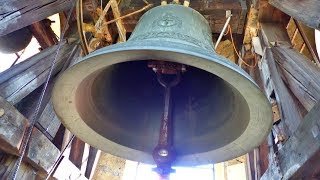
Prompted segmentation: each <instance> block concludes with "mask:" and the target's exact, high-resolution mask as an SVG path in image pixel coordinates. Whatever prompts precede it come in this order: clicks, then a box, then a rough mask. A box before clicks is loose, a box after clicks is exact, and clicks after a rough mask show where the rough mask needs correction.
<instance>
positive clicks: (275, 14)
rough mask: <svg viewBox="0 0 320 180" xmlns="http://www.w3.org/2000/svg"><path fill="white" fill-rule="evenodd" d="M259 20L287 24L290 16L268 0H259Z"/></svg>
mask: <svg viewBox="0 0 320 180" xmlns="http://www.w3.org/2000/svg"><path fill="white" fill-rule="evenodd" d="M257 9H258V10H259V11H258V13H259V14H258V20H259V22H272V23H279V24H287V23H288V22H289V20H290V16H288V15H287V14H285V13H283V12H282V11H280V10H279V9H277V8H275V7H273V6H272V5H270V4H269V3H268V0H259V1H258V4H257Z"/></svg>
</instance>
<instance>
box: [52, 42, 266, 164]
mask: <svg viewBox="0 0 320 180" xmlns="http://www.w3.org/2000/svg"><path fill="white" fill-rule="evenodd" d="M148 60H163V61H169V62H176V63H183V64H185V65H187V72H186V73H184V74H183V75H182V81H181V84H179V85H180V86H181V87H180V86H177V87H174V88H173V89H172V92H173V93H175V96H176V97H177V98H176V100H175V99H174V98H173V101H176V102H175V103H176V104H177V103H181V104H183V105H188V103H189V101H191V102H192V98H191V100H190V99H188V98H186V99H184V98H182V95H183V94H186V91H184V89H185V88H186V87H187V88H190V89H191V90H193V89H195V90H198V91H199V92H201V93H199V94H197V92H198V91H195V93H194V94H195V95H198V96H197V97H198V99H201V97H202V96H204V95H205V94H206V93H207V94H206V95H207V96H208V97H212V96H210V93H211V95H216V94H218V96H217V98H216V99H210V98H209V99H210V100H212V101H217V100H220V101H221V103H222V105H223V106H224V107H223V106H222V105H220V106H217V107H215V108H217V109H215V112H218V111H219V109H220V111H228V112H230V111H229V110H228V109H229V107H231V109H232V111H236V112H241V113H240V114H237V113H233V112H231V113H230V114H229V115H230V117H231V116H237V117H236V118H235V119H233V120H229V121H227V122H225V124H223V123H222V124H219V123H214V122H216V121H217V122H220V121H222V120H220V121H218V120H217V119H218V118H214V116H217V115H215V114H213V113H211V114H212V116H213V117H212V119H213V120H212V121H210V120H206V121H204V120H202V119H200V120H199V119H197V121H198V122H200V121H202V122H207V123H212V124H205V123H201V124H200V123H199V124H197V123H195V124H196V125H197V126H202V127H210V129H206V128H203V129H202V131H197V129H196V128H195V130H193V131H194V132H192V129H191V127H194V126H192V125H191V122H188V123H189V124H188V123H183V121H182V119H184V117H185V116H187V117H200V118H201V117H204V116H205V117H209V115H208V114H210V113H207V112H209V110H207V109H205V108H204V109H201V111H200V110H199V109H197V108H199V107H198V104H192V103H191V104H192V105H193V106H191V107H189V108H190V109H191V110H198V111H195V112H197V113H196V115H194V114H195V112H192V111H187V112H189V113H185V112H182V111H183V110H185V109H187V110H189V109H188V108H186V107H183V106H182V107H181V108H178V107H176V108H174V111H176V112H181V114H178V115H176V116H177V117H174V118H176V119H178V120H174V121H175V123H176V124H174V128H175V129H177V130H179V129H183V130H184V131H181V132H179V133H180V134H179V133H178V134H176V135H174V137H175V139H174V146H175V148H176V150H177V151H178V152H177V153H180V155H179V154H178V156H177V159H176V161H174V164H173V165H181V166H193V165H201V164H208V163H213V162H214V163H217V162H221V161H225V160H229V159H232V158H235V157H238V156H240V155H243V154H245V153H247V152H248V151H250V150H252V149H253V148H254V147H257V146H258V145H259V144H260V143H261V142H262V141H263V140H264V139H265V138H266V136H267V134H268V133H269V131H270V129H271V125H272V116H271V115H272V111H271V107H270V104H269V102H268V100H267V99H266V97H265V96H264V95H263V94H262V93H261V91H260V90H259V88H258V87H257V85H256V84H255V83H253V80H252V79H251V78H250V76H249V75H247V74H246V73H245V72H244V71H243V70H241V69H240V68H239V67H238V66H237V65H235V64H233V63H231V62H229V61H228V60H227V59H225V58H223V57H221V56H219V55H217V54H215V53H214V52H208V51H201V49H197V48H195V47H194V46H188V45H177V44H170V43H167V44H166V46H164V45H163V42H159V41H144V42H143V43H140V44H139V43H137V42H127V43H121V44H116V45H113V46H110V47H107V48H102V49H100V50H97V51H95V52H94V53H91V54H90V55H88V56H87V57H85V58H84V59H83V60H82V61H81V62H79V63H77V64H76V65H74V66H73V67H71V68H69V69H68V70H67V71H65V72H64V73H63V74H62V75H61V76H60V77H59V79H58V80H57V82H56V83H55V86H54V90H53V94H52V102H53V107H54V110H55V112H56V114H57V116H58V117H59V119H60V120H61V122H62V123H63V124H64V125H65V127H66V128H68V129H69V130H70V131H71V132H72V133H74V134H75V135H76V136H77V137H78V138H80V139H82V140H83V141H85V142H87V143H88V144H90V145H92V146H94V147H96V148H98V149H101V150H103V151H105V152H107V153H110V154H113V155H115V156H119V157H122V158H125V159H129V160H134V161H139V162H144V163H150V164H152V163H154V161H153V158H152V154H151V153H152V151H150V149H151V147H154V145H155V144H156V143H157V140H158V139H157V138H158V133H159V125H157V124H156V123H158V124H159V123H160V120H161V115H162V112H163V98H162V97H163V89H162V87H161V86H160V85H159V84H158V83H157V82H156V79H155V74H154V73H153V72H152V70H151V69H148V68H147V65H146V64H147V62H148ZM127 66H128V67H127ZM131 66H134V67H135V68H136V69H134V68H133V69H132V68H131ZM129 67H130V68H129ZM128 68H129V70H128ZM124 71H126V72H124ZM112 72H113V73H116V74H119V75H121V76H119V77H113V76H111V75H108V73H111V74H113V73H112ZM132 72H139V73H138V74H135V73H133V75H135V76H133V77H131V74H130V73H132ZM144 74H146V77H144ZM191 74H197V76H196V75H191ZM124 75H126V76H124ZM138 75H139V76H138ZM142 76H143V78H145V79H146V80H144V82H146V83H142V81H141V82H139V81H138V80H133V79H134V78H138V77H142ZM200 77H201V79H205V82H206V83H203V82H202V81H198V79H199V78H200ZM89 78H92V80H93V81H90V80H89ZM104 78H107V79H111V80H112V79H116V80H117V82H112V81H106V80H104ZM190 78H191V79H192V80H193V81H191V80H188V79H190ZM121 80H122V81H125V82H126V83H129V85H130V86H129V85H127V84H125V83H119V82H118V81H121ZM135 81H136V82H135ZM211 81H212V82H214V85H211V84H210V82H211ZM99 83H101V84H99ZM108 83H109V84H108ZM114 83H115V85H113V86H111V84H114ZM189 83H194V84H195V85H188V84H189ZM136 84H142V85H145V84H149V86H150V87H151V89H152V88H153V89H154V90H153V91H154V92H149V91H147V89H144V88H141V87H139V86H137V85H136ZM208 84H209V85H210V86H209V85H208ZM217 84H219V85H217ZM196 85H197V86H200V87H199V88H198V87H197V88H195V86H196ZM122 86H124V87H125V88H128V89H130V90H131V89H132V92H131V91H128V90H126V91H123V92H117V91H115V87H117V88H120V89H121V88H123V87H122ZM136 86H137V87H136ZM107 87H108V88H107ZM109 87H111V89H110V88H109ZM138 87H139V88H138ZM136 88H138V89H140V90H141V91H142V92H139V93H141V94H142V95H143V96H142V95H141V96H142V97H145V96H147V95H148V96H149V97H152V98H158V99H154V100H153V101H151V100H150V99H148V98H146V99H148V103H149V104H146V103H142V102H143V100H141V102H136V101H135V99H134V98H132V96H131V98H132V99H130V98H125V97H122V96H118V94H119V93H120V94H121V93H128V94H129V95H130V94H131V95H132V94H133V93H134V92H136V91H137V89H136ZM210 88H211V89H213V90H214V91H209V89H210ZM112 89H113V90H112ZM111 90H112V91H111ZM103 91H106V92H108V91H109V92H108V93H105V92H103ZM188 92H192V91H188ZM95 93H97V94H98V93H105V94H106V95H104V96H102V97H103V98H99V96H92V94H94V95H95ZM214 93H216V94H214ZM113 94H116V95H117V96H118V97H117V96H112V97H111V95H113ZM107 95H108V96H107ZM133 95H134V94H133ZM81 96H83V97H81ZM148 96H147V97H148ZM225 96H226V98H222V97H225ZM80 97H81V98H82V99H83V100H81V98H80ZM129 97H130V96H129ZM232 98H233V99H232ZM106 99H109V101H106ZM120 99H122V100H121V101H120ZM221 99H222V100H221ZM226 99H227V100H226ZM93 100H94V101H97V102H94V101H93ZM111 100H112V101H111ZM113 101H115V102H113ZM124 101H126V102H127V103H129V104H130V103H133V102H135V103H140V106H143V108H144V109H148V113H149V111H150V112H156V113H155V114H151V115H152V116H151V115H150V116H151V117H152V118H154V120H153V121H152V123H150V122H151V121H150V122H149V121H147V122H148V123H150V124H149V125H150V126H152V127H150V128H148V131H143V132H140V131H138V130H134V129H133V128H132V129H131V128H129V129H130V130H128V126H135V127H137V128H142V127H143V128H145V126H146V125H148V124H147V123H145V124H143V123H144V120H145V119H147V116H146V115H145V116H143V117H142V119H141V120H140V119H138V120H136V121H139V122H142V123H141V124H135V123H134V122H133V120H131V119H133V117H129V115H130V116H131V114H130V112H131V110H136V109H138V110H141V107H139V106H137V107H135V106H133V105H131V106H126V107H130V109H129V108H126V107H122V106H121V105H122V103H123V102H124ZM206 102H207V103H208V104H210V103H212V102H210V101H209V100H207V99H203V100H202V101H200V103H202V104H201V105H202V106H200V107H201V108H202V107H210V106H208V104H206ZM108 103H109V104H110V103H112V106H117V107H118V108H119V109H120V110H127V109H129V110H127V111H126V112H127V113H129V115H128V117H129V119H130V121H129V120H126V121H121V120H122V119H120V120H119V122H115V121H116V120H117V119H116V118H109V119H107V120H106V118H105V117H113V116H110V115H109V114H110V111H111V113H114V112H113V111H112V110H113V109H110V108H113V107H110V106H107V105H109V104H108ZM232 103H233V104H232ZM141 104H142V105H141ZM138 105H139V104H138ZM147 106H150V107H147ZM176 106H177V105H176ZM154 107H159V110H157V111H155V110H153V109H154ZM86 108H92V109H91V110H90V111H89V110H88V109H86ZM237 108H239V109H237ZM151 110H153V111H151ZM92 112H95V113H92ZM137 112H138V111H137ZM140 112H141V111H140ZM198 112H199V113H198ZM173 113H174V112H173ZM106 114H107V115H109V116H106ZM149 114H150V113H149ZM117 116H118V117H117V118H122V117H127V115H126V114H117ZM140 116H141V115H140ZM220 116H221V117H222V119H223V118H224V116H222V115H220ZM92 117H93V118H92ZM115 117H116V116H115ZM190 119H196V118H190ZM208 119H210V118H208ZM97 120H103V121H101V122H99V123H98V122H96V121H97ZM127 121H128V122H130V123H124V122H127ZM197 121H196V122H197ZM153 123H154V124H153ZM228 123H230V124H231V125H230V126H227V125H228ZM218 124H219V125H218ZM231 126H234V128H227V127H231ZM226 129H229V130H228V132H225V130H226ZM230 129H232V130H230ZM124 130H128V131H126V132H125V131H124ZM211 130H212V131H214V132H211ZM108 131H110V132H108ZM132 131H134V132H133V133H132ZM141 131H142V130H141ZM186 131H191V132H186ZM233 131H234V132H233ZM218 132H221V133H218ZM144 133H145V134H144ZM192 133H193V134H196V135H197V136H194V137H193V139H191V140H188V141H186V139H187V138H184V137H182V136H185V135H187V136H189V137H190V135H192ZM134 134H137V135H134ZM148 134H150V137H148ZM206 134H207V135H208V137H206ZM128 136H134V137H137V140H141V141H144V140H145V138H147V140H148V141H150V143H153V144H150V145H145V144H147V143H144V142H139V143H138V145H134V143H131V142H130V141H129V140H126V138H122V137H128ZM223 136H224V137H223ZM130 138H131V139H132V138H133V137H130ZM202 138H203V139H202ZM208 142H210V143H208ZM179 143H180V144H179ZM188 143H193V144H195V145H194V146H189V147H188V148H184V145H188ZM198 146H200V147H202V148H199V147H198ZM193 152H196V153H193Z"/></svg>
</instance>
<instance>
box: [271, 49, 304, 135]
mask: <svg viewBox="0 0 320 180" xmlns="http://www.w3.org/2000/svg"><path fill="white" fill-rule="evenodd" d="M265 56H266V57H265V58H266V60H267V64H268V67H269V70H270V75H271V79H272V81H273V85H274V91H275V94H276V99H277V103H278V105H279V109H280V115H281V119H282V120H283V121H284V122H285V123H286V125H287V126H288V128H289V130H290V134H292V133H293V132H294V131H295V130H296V129H297V127H298V125H299V124H300V121H301V120H302V115H301V114H300V112H299V110H298V108H297V106H296V104H295V102H294V100H293V97H292V96H291V95H290V92H289V90H288V88H287V87H286V86H285V84H284V82H283V81H282V79H281V77H280V73H279V70H278V68H277V66H276V62H275V57H274V56H273V54H272V52H271V49H270V48H267V49H266V55H265Z"/></svg>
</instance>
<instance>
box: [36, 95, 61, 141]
mask: <svg viewBox="0 0 320 180" xmlns="http://www.w3.org/2000/svg"><path fill="white" fill-rule="evenodd" d="M38 124H39V125H40V126H41V128H43V130H45V131H46V132H47V133H48V134H49V135H50V136H51V138H50V139H53V138H54V137H55V135H56V133H57V131H58V129H59V127H60V124H61V122H60V120H59V119H58V117H57V115H56V113H55V112H54V110H53V106H52V103H51V101H50V102H49V103H48V104H47V106H46V107H45V109H44V111H43V112H42V114H41V116H40V118H39V120H38Z"/></svg>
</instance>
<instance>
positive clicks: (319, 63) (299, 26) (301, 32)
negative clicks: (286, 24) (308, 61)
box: [293, 19, 320, 66]
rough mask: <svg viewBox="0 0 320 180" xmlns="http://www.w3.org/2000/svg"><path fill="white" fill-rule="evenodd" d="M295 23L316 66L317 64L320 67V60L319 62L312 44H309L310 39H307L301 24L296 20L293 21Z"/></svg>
mask: <svg viewBox="0 0 320 180" xmlns="http://www.w3.org/2000/svg"><path fill="white" fill-rule="evenodd" d="M293 21H294V23H295V24H296V26H297V29H298V31H299V33H300V34H301V37H302V39H303V41H304V43H305V45H306V46H307V48H308V50H309V52H310V54H311V56H312V58H313V60H314V61H315V62H316V64H317V65H318V66H320V60H319V58H318V57H317V55H316V53H314V51H313V48H312V46H311V44H310V42H309V40H308V37H307V35H306V34H305V33H304V31H303V29H302V27H301V24H300V23H299V22H298V21H297V20H295V19H293Z"/></svg>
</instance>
